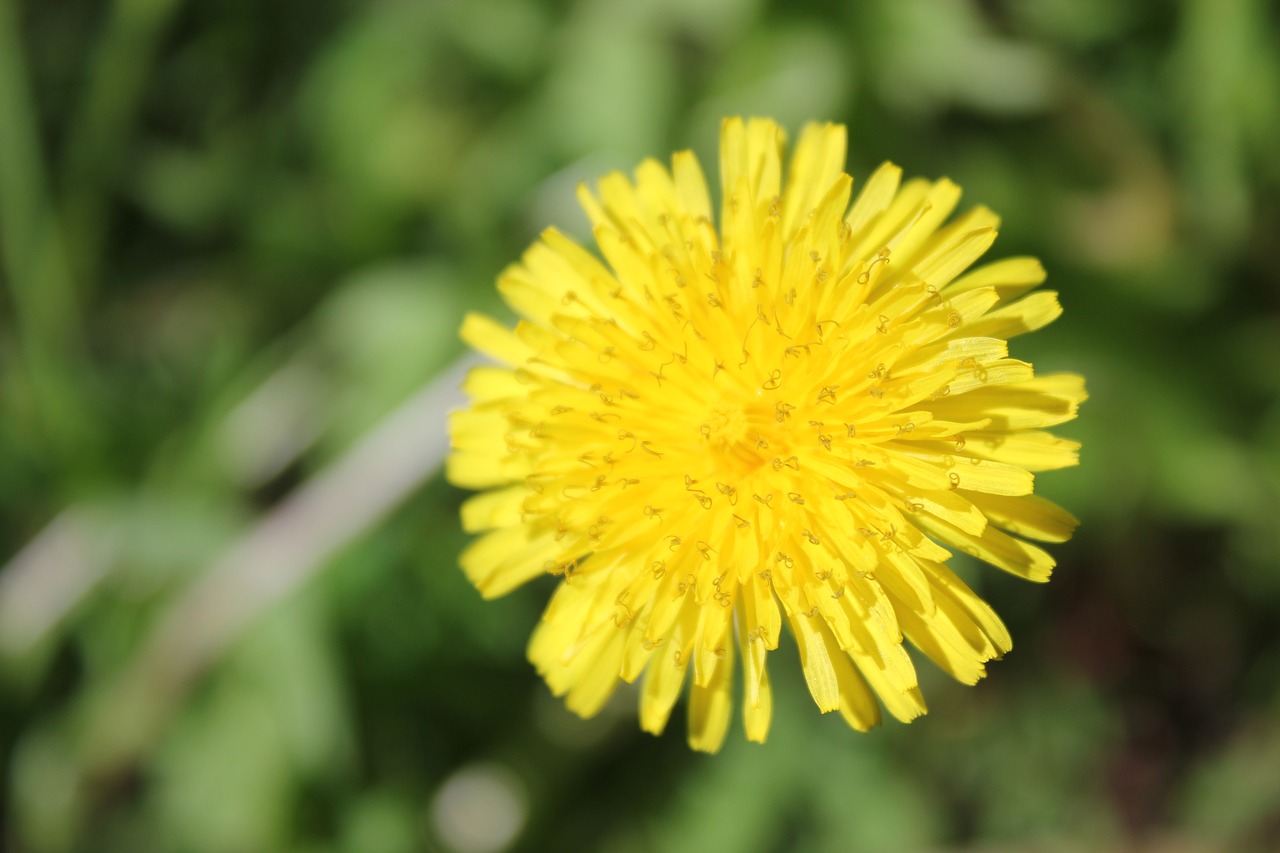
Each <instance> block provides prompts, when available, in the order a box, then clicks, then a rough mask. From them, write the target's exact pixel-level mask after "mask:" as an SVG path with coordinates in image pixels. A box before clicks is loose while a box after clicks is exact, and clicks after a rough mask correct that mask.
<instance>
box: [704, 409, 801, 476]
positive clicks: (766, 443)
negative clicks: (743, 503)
mask: <svg viewBox="0 0 1280 853" xmlns="http://www.w3.org/2000/svg"><path fill="white" fill-rule="evenodd" d="M780 422H781V420H780V418H779V415H778V413H777V412H776V411H775V409H774V406H773V405H772V404H771V403H766V402H764V401H763V400H762V401H759V402H754V403H747V404H742V403H732V402H722V403H720V404H718V405H716V406H714V407H712V408H711V409H710V410H709V411H708V413H707V417H706V418H705V420H703V422H702V423H701V425H700V426H699V428H698V431H699V432H700V433H701V435H702V438H703V440H704V442H705V445H706V448H707V452H708V454H709V455H710V457H711V460H712V461H714V463H715V465H716V467H717V468H718V469H720V470H722V471H724V472H725V473H726V474H735V475H739V476H745V475H748V474H751V473H753V472H755V471H756V470H758V469H759V468H760V467H761V466H762V465H764V464H765V463H766V462H768V461H769V460H771V459H774V458H776V457H777V456H778V454H779V453H780V452H781V450H782V449H783V445H785V444H786V443H787V442H786V441H785V435H784V434H783V433H782V432H780V430H779V425H780Z"/></svg>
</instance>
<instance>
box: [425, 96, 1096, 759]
mask: <svg viewBox="0 0 1280 853" xmlns="http://www.w3.org/2000/svg"><path fill="white" fill-rule="evenodd" d="M784 146H785V137H784V134H783V131H782V130H781V129H780V128H779V127H778V126H777V125H776V124H775V123H774V122H772V121H768V120H762V119H752V120H750V121H746V122H744V121H742V120H740V119H730V120H727V121H725V123H724V126H723V129H722V135H721V142H720V159H721V162H720V170H721V185H722V187H723V191H724V198H723V203H722V205H721V209H720V213H719V228H717V227H716V224H715V220H714V219H713V216H714V214H713V210H712V205H711V199H710V196H709V194H708V191H707V186H706V182H705V181H704V179H703V174H702V171H701V169H700V168H699V165H698V162H697V160H696V159H695V158H694V156H693V154H692V153H690V152H687V151H686V152H681V153H678V154H676V155H675V156H674V158H673V160H672V167H671V170H670V171H668V170H667V169H666V168H665V167H663V166H662V165H661V164H659V163H657V162H656V161H652V160H647V161H645V162H644V163H642V164H641V165H640V167H639V168H638V169H637V170H636V173H635V178H634V180H629V179H628V178H627V177H625V176H623V175H621V174H611V175H609V176H607V177H605V178H604V179H603V180H602V181H600V184H599V189H598V195H593V194H592V193H590V192H589V191H587V190H585V189H583V190H582V191H581V193H580V196H581V201H582V204H583V206H584V207H585V208H586V211H587V214H588V215H589V217H590V219H591V222H592V225H593V227H594V231H595V238H596V243H597V245H598V246H599V250H600V254H601V255H602V256H603V260H601V259H599V258H597V256H596V255H594V254H592V253H591V252H589V251H587V250H586V249H584V248H582V247H581V246H579V245H577V244H576V243H574V242H573V241H572V240H570V239H568V238H567V237H565V236H564V235H562V234H560V233H559V232H557V231H554V230H548V231H547V232H545V233H544V234H543V235H542V237H541V239H540V240H539V241H538V242H537V243H535V244H534V245H533V246H532V247H530V248H529V250H528V251H527V252H526V253H525V255H524V257H523V258H522V260H521V262H520V263H518V264H516V265H514V266H512V267H510V268H509V269H507V270H506V271H505V272H504V273H503V274H502V275H501V277H500V279H499V282H498V287H499V290H500V291H501V293H502V295H503V296H504V297H505V299H506V301H507V303H508V304H509V305H510V306H511V307H512V308H513V309H514V310H515V311H516V312H518V314H519V315H520V316H521V317H523V318H524V319H522V320H521V321H520V322H519V323H518V324H517V326H516V327H515V329H514V330H510V329H507V328H504V327H503V326H501V325H500V324H498V323H496V322H495V321H493V320H491V319H487V318H484V317H480V316H476V315H472V316H469V317H468V318H467V319H466V321H465V322H464V324H463V328H462V335H463V337H464V338H465V339H466V340H467V341H468V342H469V343H470V344H472V345H473V346H474V347H476V348H477V349H479V350H481V351H483V352H484V353H486V354H488V355H490V356H491V357H493V358H494V359H496V360H497V361H499V362H501V363H502V365H503V366H492V367H489V366H486V367H479V368H476V369H475V370H474V371H473V372H472V373H471V374H470V376H469V378H468V379H467V381H466V385H465V388H466V391H467V392H468V394H469V395H470V397H471V399H472V403H471V405H470V407H469V408H467V409H465V410H463V411H459V412H456V413H454V415H453V417H452V421H451V432H452V436H453V444H454V450H453V453H452V455H451V457H450V459H449V465H448V473H449V476H450V478H451V479H452V481H453V482H454V483H456V484H458V485H461V486H466V487H470V488H476V489H487V490H488V491H486V492H484V493H483V494H480V495H478V496H476V497H473V498H471V499H470V500H468V501H467V503H466V504H465V505H464V507H463V510H462V517H463V523H464V526H465V527H466V528H467V530H469V531H472V532H478V531H488V532H486V533H484V535H483V536H481V537H480V538H479V539H477V540H476V541H475V542H474V543H473V544H472V545H471V546H470V547H469V548H468V549H467V550H466V552H465V553H464V554H463V556H462V565H463V568H464V570H465V571H466V573H467V575H468V577H469V578H470V579H471V580H472V581H473V582H474V583H475V585H476V586H477V587H478V588H479V590H480V591H481V593H483V594H484V595H485V596H497V595H501V594H503V593H505V592H508V591H509V590H511V589H513V588H514V587H516V586H518V585H520V584H522V583H525V582H526V581H528V580H530V579H531V578H534V577H537V576H539V575H543V574H546V573H551V574H554V575H558V576H560V578H561V580H560V584H559V586H558V588H557V589H556V592H555V595H554V597H553V598H552V600H551V603H550V605H549V606H548V607H547V610H546V613H545V614H544V616H543V618H542V621H541V623H540V624H539V625H538V627H537V629H536V630H535V632H534V635H533V639H532V641H531V643H530V646H529V656H530V658H531V659H532V661H533V663H534V664H535V665H536V666H537V668H538V670H539V671H540V672H541V674H542V675H543V676H544V677H545V678H546V680H547V683H548V684H549V685H550V687H551V689H552V690H553V691H554V692H555V693H556V694H557V695H565V696H566V697H567V703H568V706H569V707H570V708H571V709H573V710H574V711H576V712H578V713H580V714H582V715H584V716H588V715H591V714H593V713H595V712H596V711H597V710H598V709H599V708H600V707H601V706H602V705H603V703H604V702H605V701H606V700H607V699H608V697H609V696H610V694H611V693H612V692H613V690H614V689H615V688H616V687H617V686H618V683H619V681H628V682H630V681H634V680H635V679H637V678H640V677H641V676H642V675H643V676H644V678H643V686H642V687H641V689H640V723H641V726H642V727H643V728H645V729H646V730H648V731H651V732H654V733H657V732H660V731H661V730H662V729H663V728H664V727H665V725H666V723H667V719H668V717H669V716H670V713H671V709H672V706H673V705H674V703H675V701H676V699H677V697H678V695H679V693H680V692H681V687H682V684H683V683H684V681H685V679H686V673H687V672H689V671H692V686H691V688H690V697H689V741H690V744H691V745H692V746H693V747H694V748H696V749H701V750H708V751H714V750H716V749H717V748H719V746H720V744H721V743H722V741H723V739H724V736H725V732H726V730H727V727H728V723H729V718H730V712H731V706H732V700H731V697H730V690H731V687H732V684H733V681H734V678H733V670H734V667H735V657H738V658H741V670H742V678H743V683H744V687H743V717H744V723H745V729H746V734H747V737H748V738H750V739H752V740H764V738H765V735H766V733H767V730H768V727H769V721H770V715H771V709H772V698H771V696H772V694H771V690H770V686H769V678H768V671H767V668H766V659H767V657H768V653H769V652H770V651H771V650H773V649H776V648H777V646H778V639H779V634H780V633H781V631H782V626H783V623H784V622H785V623H786V624H787V625H789V626H790V630H791V632H792V634H793V635H794V637H795V642H796V645H797V646H798V649H799V654H800V663H801V666H802V667H803V670H804V675H805V679H806V681H807V683H808V687H809V690H810V692H811V693H812V694H813V698H814V700H815V701H816V702H817V704H818V707H819V709H820V710H821V711H823V712H827V711H839V712H840V713H841V715H842V716H843V717H844V718H845V719H846V720H847V721H848V723H849V724H850V725H851V726H853V727H854V728H857V729H860V730H865V729H868V728H870V727H871V726H874V725H876V724H877V723H878V722H879V721H880V715H881V711H880V703H883V705H884V708H885V709H887V710H888V711H889V713H891V714H892V715H893V716H895V717H897V718H898V719H900V720H904V721H906V720H911V719H912V718H914V717H916V716H918V715H920V714H923V713H924V712H925V705H924V700H923V699H922V697H921V695H920V690H919V688H918V685H917V680H916V672H915V668H914V667H913V665H912V661H911V658H910V657H909V656H908V654H907V651H906V649H905V648H904V640H906V641H909V642H910V643H911V644H913V645H915V646H916V647H917V648H918V649H919V650H920V651H921V652H923V653H924V654H925V655H926V656H927V657H928V658H930V659H931V660H932V661H933V662H934V663H936V664H937V665H938V666H940V667H941V668H942V669H943V670H945V671H946V672H948V673H950V674H951V675H952V676H954V677H955V678H957V679H959V680H960V681H963V682H965V683H969V684H972V683H974V682H976V681H977V680H978V679H979V678H981V677H982V675H983V674H984V663H985V662H986V661H988V660H991V659H992V658H997V657H999V656H1000V655H1002V654H1003V653H1004V652H1006V651H1008V650H1009V648H1010V645H1011V644H1010V638H1009V634H1008V632H1007V631H1006V630H1005V627H1004V626H1003V625H1002V624H1001V622H1000V619H999V618H998V617H997V616H996V614H995V613H994V612H993V611H992V610H991V608H990V607H988V606H987V605H986V604H985V603H984V602H983V601H982V600H981V599H979V598H978V597H977V595H975V594H974V592H973V591H972V590H971V589H970V588H969V587H968V586H966V585H965V583H964V582H963V581H962V580H961V579H960V578H959V577H957V576H956V574H955V573H954V572H952V571H951V570H950V569H949V568H948V567H947V564H946V561H947V559H948V558H949V557H950V556H951V550H959V551H962V552H965V553H967V554H971V555H973V556H975V557H978V558H980V559H982V560H985V561H986V562H988V563H991V564H992V565H994V566H996V567H998V568H1001V569H1004V570H1005V571H1008V572H1012V573H1013V574H1016V575H1018V576H1020V577H1024V578H1027V579H1029V580H1034V581H1044V580H1047V579H1048V577H1049V573H1050V570H1051V569H1052V568H1053V565H1054V562H1053V558H1052V557H1050V556H1049V554H1048V553H1046V552H1045V551H1044V550H1043V549H1041V548H1040V547H1038V546H1036V545H1033V544H1031V543H1029V542H1028V541H1026V540H1027V539H1036V540H1041V541H1050V542H1056V541H1062V540H1065V539H1066V538H1067V537H1068V536H1070V534H1071V531H1072V530H1073V528H1074V527H1075V524H1076V522H1075V520H1074V519H1073V518H1072V517H1071V516H1070V515H1068V514H1067V513H1066V512H1064V511H1063V510H1061V509H1059V508H1058V507H1057V506H1055V505H1053V504H1051V503H1049V502H1048V501H1045V500H1043V499H1042V498H1039V497H1036V496H1034V495H1032V486H1033V476H1032V472H1034V471H1043V470H1048V469H1053V468H1062V467H1065V466H1069V465H1074V464H1075V463H1076V461H1077V449H1078V445H1077V444H1076V443H1074V442H1071V441H1067V440H1064V439H1061V438H1056V437H1054V436H1053V435H1051V434H1049V433H1048V432H1045V431H1044V428H1045V427H1050V426H1053V425H1055V424H1059V423H1062V422H1063V421H1067V420H1070V419H1071V418H1073V417H1074V416H1075V413H1076V407H1077V405H1078V404H1079V403H1080V402H1081V401H1082V400H1084V398H1085V392H1084V385H1083V380H1082V379H1081V378H1080V377H1078V376H1075V375H1069V374H1067V375H1053V376H1036V375H1035V374H1034V373H1033V371H1032V367H1031V365H1030V364H1027V363H1026V362H1023V361H1018V360H1016V359H1012V358H1010V357H1009V354H1008V345H1007V343H1006V340H1007V339H1008V338H1012V337H1013V336H1015V335H1019V334H1022V333H1023V332H1028V331H1032V330H1034V329H1038V328H1040V327H1041V326H1044V325H1045V324H1047V323H1049V322H1050V321H1052V320H1053V319H1055V318H1056V317H1057V316H1058V314H1059V313H1060V312H1061V309H1060V307H1059V305H1058V302H1057V299H1056V295H1055V294H1053V293H1050V292H1038V293H1034V294H1032V295H1029V296H1024V295H1023V294H1025V293H1026V292H1027V291H1029V290H1031V289H1032V288H1034V287H1035V286H1036V285H1038V284H1039V283H1041V281H1043V279H1044V271H1043V269H1042V268H1041V266H1040V264H1039V262H1037V261H1036V260H1034V259H1031V258H1010V259H1007V260H1003V261H997V262H995V263H992V264H988V265H986V266H983V267H980V268H978V269H975V270H973V271H971V272H967V273H966V270H967V269H968V268H969V266H970V265H971V264H972V263H973V262H974V261H975V260H977V259H978V258H979V257H980V256H981V255H982V254H983V253H984V252H985V251H986V250H987V248H988V247H989V246H990V245H991V243H992V241H993V240H994V239H995V236H996V227H997V225H998V219H997V217H996V216H995V214H993V213H992V212H991V211H989V210H987V209H986V208H983V207H978V208H975V209H973V210H970V211H968V212H967V213H965V214H963V215H961V216H959V217H958V218H956V219H954V220H952V221H951V222H950V223H946V220H947V218H948V216H949V215H950V214H951V212H952V210H953V208H954V207H955V206H956V204H957V201H958V200H959V196H960V190H959V188H958V187H956V186H955V185H954V184H953V183H951V182H950V181H947V180H945V179H944V180H940V181H937V182H936V183H930V182H928V181H923V180H912V181H908V182H906V183H901V181H900V176H901V172H900V170H899V169H898V168H897V167H895V166H892V165H890V164H887V163H886V164H885V165H883V166H881V167H880V168H879V169H877V170H876V171H875V173H874V174H872V176H871V178H870V179H869V180H868V181H867V183H866V185H865V186H864V187H863V188H862V191H861V192H860V193H859V194H858V195H857V198H856V200H854V201H853V202H852V204H850V199H851V193H852V188H853V180H852V178H850V177H849V176H848V175H846V174H844V173H843V171H842V168H843V164H844V159H845V129H844V127H842V126H840V125H833V124H827V125H810V126H808V127H806V128H805V129H804V131H803V132H802V133H801V135H800V139H799V142H798V144H797V146H796V150H795V153H794V154H793V155H792V158H791V162H790V165H789V167H788V168H787V169H785V170H784V168H783V149H784ZM949 549H950V550H949ZM877 698H878V699H879V702H877Z"/></svg>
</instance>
